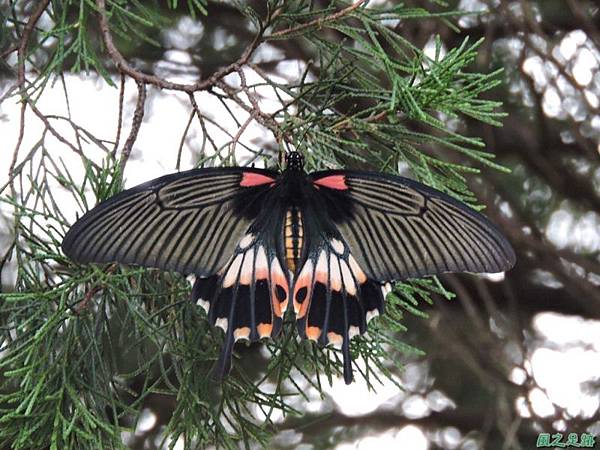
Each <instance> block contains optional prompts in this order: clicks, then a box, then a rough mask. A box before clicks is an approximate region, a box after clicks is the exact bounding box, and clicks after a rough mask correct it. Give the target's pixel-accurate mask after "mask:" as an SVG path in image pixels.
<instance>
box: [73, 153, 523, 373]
mask: <svg viewBox="0 0 600 450" xmlns="http://www.w3.org/2000/svg"><path fill="white" fill-rule="evenodd" d="M62 249H63V251H64V253H65V254H66V255H67V256H69V257H70V258H71V259H72V260H74V261H77V262H80V263H107V262H119V263H125V264H138V265H141V266H146V267H157V268H161V269H165V270H171V271H176V272H180V273H183V274H194V275H196V281H195V282H194V285H193V288H192V301H194V302H196V303H197V304H199V305H201V306H202V307H203V308H204V309H205V310H206V312H207V315H208V319H209V321H210V323H211V324H212V325H216V326H218V327H220V328H222V329H223V331H224V332H225V339H224V344H223V347H222V351H221V356H220V358H219V362H218V366H217V370H218V372H219V374H220V375H221V376H223V375H224V374H226V373H228V372H229V370H230V368H231V354H232V349H233V345H234V343H235V342H236V341H237V340H239V339H246V340H249V341H256V340H259V339H262V338H275V337H277V335H278V334H279V332H280V330H281V326H282V319H283V317H284V314H285V313H286V311H287V310H288V308H290V309H293V313H294V314H295V318H296V322H297V328H298V331H299V334H300V335H301V336H302V337H303V338H307V339H310V340H312V341H316V342H318V343H320V344H322V345H328V344H333V345H334V346H337V347H338V348H339V347H341V350H342V354H343V364H344V379H345V381H346V383H350V382H351V381H352V359H351V355H350V346H349V345H350V340H351V339H352V338H353V337H354V336H356V335H360V334H363V333H365V331H366V330H367V324H368V322H369V321H370V320H371V319H372V318H373V317H375V316H377V315H379V314H382V313H383V310H384V299H385V296H386V294H387V293H388V292H389V291H390V290H391V283H393V282H396V281H401V280H406V279H409V278H416V277H423V276H426V275H434V274H440V273H443V272H475V273H478V272H502V271H506V270H508V269H510V268H511V267H512V266H513V265H514V263H515V253H514V251H513V249H512V247H511V245H510V244H509V242H508V241H507V239H506V238H505V237H504V236H503V235H502V233H501V232H500V231H499V230H498V228H496V226H494V224H493V223H491V222H490V221H489V220H488V219H487V218H486V217H485V216H483V215H482V214H480V213H477V212H476V211H474V210H473V209H471V208H470V207H468V206H466V205H465V204H463V203H461V202H459V201H458V200H455V199H454V198H452V197H450V196H449V195H447V194H445V193H442V192H440V191H437V190H435V189H432V188H430V187H427V186H425V185H424V184H421V183H418V182H416V181H413V180H410V179H407V178H402V177H399V176H394V175H388V174H383V173H375V172H362V171H351V170H326V171H319V172H313V173H310V174H307V173H305V171H304V169H303V157H302V155H301V154H300V153H298V152H295V151H292V152H289V153H287V155H286V165H285V169H284V170H283V171H281V172H278V171H274V170H268V169H258V168H249V167H229V168H201V169H193V170H189V171H185V172H179V173H175V174H171V175H166V176H163V177H160V178H157V179H155V180H152V181H149V182H147V183H144V184H142V185H139V186H137V187H134V188H131V189H128V190H125V191H123V192H121V193H119V194H117V195H115V196H114V197H111V198H109V199H108V200H106V201H104V202H101V203H100V204H98V205H97V206H96V207H95V208H93V209H92V210H90V211H89V212H87V213H86V214H85V215H84V216H83V217H81V219H79V220H78V221H77V222H76V223H75V224H74V225H73V226H72V227H71V228H70V230H69V231H68V232H67V234H66V236H65V238H64V241H63V243H62Z"/></svg>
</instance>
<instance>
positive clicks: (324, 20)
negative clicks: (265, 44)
mask: <svg viewBox="0 0 600 450" xmlns="http://www.w3.org/2000/svg"><path fill="white" fill-rule="evenodd" d="M366 2H367V0H358V1H357V2H356V3H354V4H352V5H350V6H348V7H346V8H344V9H342V10H340V11H338V12H336V13H333V14H330V15H329V16H325V17H318V18H317V19H314V20H311V21H310V22H306V23H303V24H300V25H297V26H295V27H290V28H286V29H285V30H280V31H276V32H275V33H271V34H270V35H269V36H268V37H267V40H268V39H280V38H283V37H286V36H288V35H293V34H296V33H299V32H301V31H304V30H306V29H308V28H311V27H316V28H320V27H322V26H324V25H326V24H328V23H329V22H333V21H335V20H337V19H340V18H342V17H344V16H347V15H348V14H350V13H351V12H352V11H354V10H355V9H357V8H360V7H361V6H362V5H363V4H365V3H366Z"/></svg>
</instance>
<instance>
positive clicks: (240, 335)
mask: <svg viewBox="0 0 600 450" xmlns="http://www.w3.org/2000/svg"><path fill="white" fill-rule="evenodd" d="M248 336H250V328H249V327H240V328H236V329H235V330H234V331H233V338H234V339H235V340H236V341H237V340H238V339H248Z"/></svg>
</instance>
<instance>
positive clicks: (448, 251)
mask: <svg viewBox="0 0 600 450" xmlns="http://www.w3.org/2000/svg"><path fill="white" fill-rule="evenodd" d="M311 179H312V181H313V183H314V184H315V185H316V186H317V187H318V189H319V191H320V193H321V194H322V195H323V196H324V198H325V199H326V200H325V202H326V204H327V209H328V212H329V214H330V215H331V217H332V218H333V220H334V221H335V223H336V225H337V227H338V229H339V231H340V233H341V234H342V235H343V236H344V238H345V240H346V242H347V243H348V245H349V247H350V248H351V249H352V252H353V254H354V255H355V257H356V259H357V260H358V262H359V264H360V265H361V267H362V268H363V269H364V270H365V271H366V272H367V273H368V274H369V276H370V277H372V278H374V279H376V280H379V281H391V280H404V279H408V278H415V277H422V276H426V275H434V274H439V273H443V272H474V273H482V272H502V271H505V270H508V269H510V268H511V267H512V266H513V265H514V263H515V253H514V250H513V249H512V247H511V245H510V243H509V242H508V241H507V240H506V238H505V237H504V236H503V235H502V233H501V232H500V231H499V230H498V228H497V227H496V226H495V225H494V224H493V223H492V222H490V221H489V220H488V219H487V218H486V217H485V216H483V215H482V214H480V213H477V212H476V211H474V210H473V209H471V208H469V207H468V206H466V205H464V204H463V203H461V202H459V201H457V200H455V199H453V198H452V197H450V196H449V195H446V194H444V193H442V192H440V191H437V190H435V189H432V188H430V187H427V186H425V185H423V184H421V183H418V182H416V181H413V180H409V179H407V178H402V177H398V176H393V175H387V174H379V173H370V172H357V171H327V172H318V173H314V174H312V175H311Z"/></svg>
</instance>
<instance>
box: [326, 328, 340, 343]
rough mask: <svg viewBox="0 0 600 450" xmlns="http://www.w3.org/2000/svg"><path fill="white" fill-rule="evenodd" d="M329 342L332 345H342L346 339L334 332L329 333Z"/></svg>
mask: <svg viewBox="0 0 600 450" xmlns="http://www.w3.org/2000/svg"><path fill="white" fill-rule="evenodd" d="M327 340H328V342H329V343H330V344H333V345H342V342H344V339H342V335H340V334H337V333H334V332H333V331H330V332H329V333H327Z"/></svg>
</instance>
